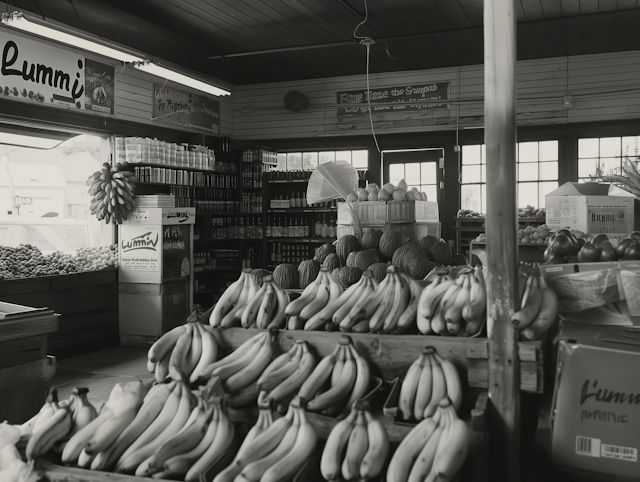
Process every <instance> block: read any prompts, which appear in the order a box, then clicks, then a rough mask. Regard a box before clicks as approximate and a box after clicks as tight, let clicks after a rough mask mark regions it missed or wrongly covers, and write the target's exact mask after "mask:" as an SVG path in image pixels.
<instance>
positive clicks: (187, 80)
mask: <svg viewBox="0 0 640 482" xmlns="http://www.w3.org/2000/svg"><path fill="white" fill-rule="evenodd" d="M133 66H134V67H135V68H136V69H140V70H142V71H144V72H147V73H149V74H153V75H156V76H158V77H162V78H165V79H167V80H172V81H173V82H177V83H179V84H182V85H186V86H188V87H192V88H194V89H197V90H200V91H202V92H206V93H207V94H212V95H230V94H231V92H229V91H228V90H224V89H221V88H220V87H216V86H215V85H212V84H209V83H207V82H203V81H201V80H198V79H195V78H193V77H190V76H188V75H184V74H181V73H179V72H176V71H175V70H172V69H169V68H167V67H162V66H161V65H159V64H157V63H152V62H136V63H134V64H133Z"/></svg>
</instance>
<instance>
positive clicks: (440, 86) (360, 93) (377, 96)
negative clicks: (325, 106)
mask: <svg viewBox="0 0 640 482" xmlns="http://www.w3.org/2000/svg"><path fill="white" fill-rule="evenodd" d="M448 93H449V82H433V83H428V84H419V85H413V84H412V85H398V86H393V87H381V88H378V89H370V90H368V91H367V90H366V89H360V90H346V91H341V92H336V103H337V104H338V105H339V106H342V105H344V107H338V111H337V116H338V120H349V121H352V120H354V119H355V118H359V117H363V118H364V117H365V116H368V115H369V103H371V108H372V110H371V114H372V115H373V114H376V115H381V114H399V113H403V112H407V113H409V112H420V111H425V110H433V109H446V108H447V105H446V104H438V101H439V100H445V99H448V98H449V97H448ZM412 102H416V103H415V104H412ZM347 104H348V105H347Z"/></svg>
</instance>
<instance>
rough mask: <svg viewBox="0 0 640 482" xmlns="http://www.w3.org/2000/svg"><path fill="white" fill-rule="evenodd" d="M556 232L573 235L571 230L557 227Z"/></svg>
mask: <svg viewBox="0 0 640 482" xmlns="http://www.w3.org/2000/svg"><path fill="white" fill-rule="evenodd" d="M556 234H564V235H565V236H569V237H572V236H573V234H571V231H570V230H568V229H558V232H557V233H556Z"/></svg>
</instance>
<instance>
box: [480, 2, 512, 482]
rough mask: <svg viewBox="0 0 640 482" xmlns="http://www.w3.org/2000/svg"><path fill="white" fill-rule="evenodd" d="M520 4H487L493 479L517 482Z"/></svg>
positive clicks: (485, 76) (488, 226) (490, 410)
mask: <svg viewBox="0 0 640 482" xmlns="http://www.w3.org/2000/svg"><path fill="white" fill-rule="evenodd" d="M515 69H516V18H515V0H485V2H484V92H485V101H484V119H485V144H486V153H487V213H486V233H487V259H488V266H487V268H488V273H487V300H488V306H487V310H488V311H487V315H488V336H489V398H490V404H489V421H490V425H489V426H490V432H489V437H490V450H491V457H490V473H491V479H492V480H508V481H509V482H519V481H520V391H519V385H520V379H519V375H520V370H519V361H518V340H517V333H516V331H515V330H514V328H513V326H512V324H511V315H512V314H513V312H514V311H515V309H516V308H517V304H518V299H517V293H518V287H517V285H516V283H517V271H518V245H517V241H516V231H517V196H516V91H515Z"/></svg>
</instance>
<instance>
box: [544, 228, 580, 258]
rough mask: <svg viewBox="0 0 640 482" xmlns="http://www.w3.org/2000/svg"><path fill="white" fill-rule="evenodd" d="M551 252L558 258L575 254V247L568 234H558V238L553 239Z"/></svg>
mask: <svg viewBox="0 0 640 482" xmlns="http://www.w3.org/2000/svg"><path fill="white" fill-rule="evenodd" d="M549 246H551V250H552V251H553V254H555V255H557V256H567V255H571V254H573V253H575V251H576V250H575V246H574V245H573V242H571V239H570V238H569V236H567V235H566V234H562V233H558V234H556V237H555V238H554V239H553V241H552V242H551V244H550V245H549Z"/></svg>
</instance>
